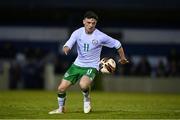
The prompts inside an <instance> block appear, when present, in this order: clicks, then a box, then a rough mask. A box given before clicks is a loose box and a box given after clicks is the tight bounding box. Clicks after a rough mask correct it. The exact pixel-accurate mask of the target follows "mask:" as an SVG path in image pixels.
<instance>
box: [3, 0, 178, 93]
mask: <svg viewBox="0 0 180 120" xmlns="http://www.w3.org/2000/svg"><path fill="white" fill-rule="evenodd" d="M87 10H93V11H95V12H96V13H97V14H98V15H99V18H100V20H99V21H98V24H97V28H98V29H100V30H102V31H103V32H105V33H106V34H108V35H110V36H112V37H114V38H116V39H118V40H120V41H121V43H122V44H123V47H124V48H125V53H126V54H127V57H128V59H129V60H130V64H128V65H119V64H117V69H116V72H115V74H114V75H110V78H109V80H104V77H103V76H104V75H102V74H100V75H99V76H97V78H96V80H95V85H94V86H95V87H94V89H99V90H111V89H110V88H106V87H105V86H106V85H105V84H106V83H107V81H110V79H120V80H119V81H121V79H128V80H130V83H132V84H134V81H135V80H140V84H137V88H138V85H140V86H141V85H144V84H146V83H144V81H147V79H148V82H149V80H150V81H152V82H154V80H159V81H161V82H160V83H151V82H150V83H149V84H157V85H163V83H164V81H168V82H166V85H165V86H167V85H168V84H172V85H171V86H170V87H167V89H166V90H165V91H174V92H180V90H179V89H178V88H177V89H176V88H175V89H173V87H175V86H174V85H177V84H179V81H180V80H179V76H180V62H179V61H180V58H179V55H180V40H179V38H180V22H179V21H180V1H178V0H136V1H134V0H111V1H103V0H98V1H95V0H93V1H89V0H88V1H82V0H76V1H74V0H68V1H67V0H26V1H24V0H6V1H3V0H2V1H0V89H9V88H10V89H34V88H35V89H53V88H55V86H56V84H57V83H58V82H57V81H59V80H60V79H61V77H62V75H63V74H64V72H65V71H66V70H67V68H68V67H69V65H71V64H72V62H73V61H74V59H75V58H76V55H77V54H76V51H75V50H74V49H73V50H72V52H71V54H70V55H69V56H65V55H64V54H63V53H62V51H61V49H62V45H63V44H64V43H65V42H66V41H67V40H68V38H69V36H70V34H71V33H72V31H73V30H75V29H77V28H79V27H81V26H82V19H83V15H84V13H85V12H86V11H87ZM106 56H107V57H112V58H114V59H115V60H118V56H117V53H116V50H114V49H109V48H105V47H104V48H103V52H102V56H101V57H106ZM108 77H109V76H108ZM128 80H127V81H128ZM133 80H134V81H133ZM141 80H142V81H141ZM143 80H144V81H143ZM54 81H55V82H54ZM111 81H112V80H111ZM128 82H129V81H128ZM136 83H138V82H136ZM118 84H120V83H118ZM135 86H136V85H135ZM131 88H132V87H131ZM146 88H148V90H149V86H145V89H146ZM162 89H163V88H160V90H159V91H161V90H162ZM117 90H119V88H117ZM123 90H124V91H128V90H126V89H122V91H123ZM129 90H130V89H129ZM133 90H134V91H135V89H134V88H132V90H131V91H133ZM137 91H138V90H137ZM145 91H147V90H145ZM149 91H153V87H152V86H151V89H150V90H149ZM155 91H158V90H155ZM162 91H163V90H162Z"/></svg>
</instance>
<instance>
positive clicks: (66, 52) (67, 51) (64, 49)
mask: <svg viewBox="0 0 180 120" xmlns="http://www.w3.org/2000/svg"><path fill="white" fill-rule="evenodd" d="M69 51H70V48H69V47H67V46H64V47H63V52H64V54H65V55H67V54H68V53H69Z"/></svg>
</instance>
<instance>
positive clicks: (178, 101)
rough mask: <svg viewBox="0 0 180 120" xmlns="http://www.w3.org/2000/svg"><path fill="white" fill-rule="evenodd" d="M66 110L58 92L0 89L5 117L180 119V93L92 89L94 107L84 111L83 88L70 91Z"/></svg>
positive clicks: (0, 112)
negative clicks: (59, 110) (60, 107)
mask: <svg viewBox="0 0 180 120" xmlns="http://www.w3.org/2000/svg"><path fill="white" fill-rule="evenodd" d="M67 95H68V96H67V102H66V113H65V114H59V115H49V114H48V112H49V111H51V110H53V109H55V108H57V100H56V92H52V91H51V92H48V91H0V118H1V119H140V118H141V119H180V94H177V95H175V94H141V93H107V92H91V96H92V107H93V110H92V112H91V113H90V114H84V113H83V107H82V105H83V103H82V95H81V92H80V91H79V92H68V93H67Z"/></svg>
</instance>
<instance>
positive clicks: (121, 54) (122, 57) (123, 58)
mask: <svg viewBox="0 0 180 120" xmlns="http://www.w3.org/2000/svg"><path fill="white" fill-rule="evenodd" d="M118 54H119V57H120V60H119V61H118V62H120V63H121V64H127V63H129V61H128V60H127V59H126V56H125V53H124V49H123V47H122V46H121V47H120V48H119V49H118Z"/></svg>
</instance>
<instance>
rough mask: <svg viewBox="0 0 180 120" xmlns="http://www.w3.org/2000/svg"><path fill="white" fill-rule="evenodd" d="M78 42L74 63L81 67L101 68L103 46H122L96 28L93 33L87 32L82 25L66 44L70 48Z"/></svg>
mask: <svg viewBox="0 0 180 120" xmlns="http://www.w3.org/2000/svg"><path fill="white" fill-rule="evenodd" d="M75 43H76V47H77V53H78V56H77V58H76V60H75V61H74V64H75V65H77V66H80V67H92V68H96V69H97V70H99V61H100V55H101V50H102V47H103V46H106V47H109V48H116V49H118V48H120V47H121V43H120V42H119V41H118V40H116V39H114V38H112V37H110V36H108V35H106V34H105V33H103V32H101V31H99V30H98V29H95V30H94V31H93V33H91V34H87V33H86V32H85V28H84V27H81V28H79V29H77V30H75V31H74V32H73V33H72V34H71V36H70V38H69V40H68V41H67V42H66V43H65V45H64V46H67V47H69V48H70V49H71V48H72V47H73V45H74V44H75Z"/></svg>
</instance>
